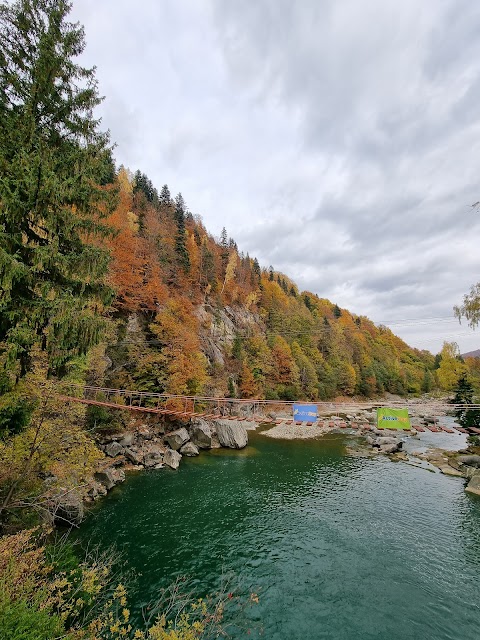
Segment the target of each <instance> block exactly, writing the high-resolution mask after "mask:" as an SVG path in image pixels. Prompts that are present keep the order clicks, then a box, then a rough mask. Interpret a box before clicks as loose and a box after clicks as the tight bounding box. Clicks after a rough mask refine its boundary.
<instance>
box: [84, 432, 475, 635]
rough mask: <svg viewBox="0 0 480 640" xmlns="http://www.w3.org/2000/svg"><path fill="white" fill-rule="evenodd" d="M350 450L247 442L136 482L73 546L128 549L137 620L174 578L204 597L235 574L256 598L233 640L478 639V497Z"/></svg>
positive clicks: (338, 445)
mask: <svg viewBox="0 0 480 640" xmlns="http://www.w3.org/2000/svg"><path fill="white" fill-rule="evenodd" d="M347 442H348V438H347V437H346V436H344V435H337V436H335V435H330V436H325V437H324V438H323V439H320V440H316V441H294V442H292V441H290V442H287V441H278V440H271V439H269V438H266V437H264V436H262V435H261V434H251V437H250V445H249V446H248V447H247V448H246V449H244V450H243V451H229V450H224V449H222V450H215V451H210V452H204V453H202V454H201V455H200V457H199V458H190V459H183V460H182V464H181V466H180V468H179V470H178V471H177V472H173V471H170V470H167V469H163V470H157V471H151V472H140V473H135V474H131V475H130V476H129V478H128V480H127V482H126V483H125V484H124V485H123V486H120V487H117V488H116V489H114V491H113V492H112V493H111V494H109V496H108V497H107V498H106V499H104V500H103V501H102V503H101V504H100V505H99V506H98V507H97V506H96V507H95V510H94V513H92V515H91V516H90V517H89V518H88V520H87V521H86V523H85V524H84V525H83V526H82V527H81V529H80V531H79V532H78V534H77V536H78V537H79V538H80V540H81V541H82V542H84V543H87V542H88V544H92V543H97V544H99V545H100V546H101V547H107V546H109V545H112V544H114V545H115V546H116V547H117V549H119V550H120V551H121V552H122V553H123V556H124V559H125V561H126V563H127V565H128V566H129V567H130V568H131V569H133V570H134V571H135V573H136V574H137V578H136V580H135V582H134V588H133V590H132V589H131V590H130V594H131V600H132V603H133V612H134V615H135V616H137V618H139V616H140V611H141V609H142V607H144V606H146V605H147V604H148V603H149V602H151V601H153V600H155V597H156V594H157V593H158V590H159V588H161V587H165V586H166V585H168V584H170V583H171V582H172V581H173V579H174V578H175V577H177V576H183V575H187V576H189V577H190V578H191V579H192V581H193V583H194V586H195V588H196V589H197V590H198V593H199V595H202V594H204V593H208V592H213V591H215V590H216V589H218V588H219V584H220V581H221V580H222V578H221V576H222V574H225V573H227V574H230V573H233V574H234V576H235V582H236V584H238V585H240V588H241V589H243V590H244V591H245V593H246V594H247V596H248V594H249V593H250V592H251V591H254V592H255V593H257V594H258V597H259V603H258V604H255V605H253V606H252V607H249V608H248V609H247V610H246V611H245V613H244V615H245V620H244V625H245V627H244V628H243V630H241V631H240V630H237V632H236V633H235V637H263V638H267V639H268V640H280V639H281V640H316V639H320V638H321V639H323V638H325V639H332V640H352V639H354V640H367V639H368V640H430V639H431V640H447V639H448V640H479V638H480V582H479V576H480V498H478V497H476V496H471V495H469V494H466V493H465V492H464V485H465V482H464V481H463V480H462V479H457V478H448V477H446V476H443V475H441V474H440V473H431V472H429V471H426V470H425V469H422V468H416V467H413V466H410V465H408V464H405V463H394V462H391V461H390V460H388V459H386V458H383V457H378V458H375V459H371V458H364V457H355V456H351V455H348V454H347V452H346V448H345V445H346V443H347ZM247 627H248V628H249V629H250V630H251V631H250V634H249V635H248V632H247V631H246V628H247Z"/></svg>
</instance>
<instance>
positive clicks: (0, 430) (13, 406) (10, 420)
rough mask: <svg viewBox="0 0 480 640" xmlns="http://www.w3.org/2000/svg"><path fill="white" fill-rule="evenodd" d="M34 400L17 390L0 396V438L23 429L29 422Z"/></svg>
mask: <svg viewBox="0 0 480 640" xmlns="http://www.w3.org/2000/svg"><path fill="white" fill-rule="evenodd" d="M34 409H35V402H34V401H33V399H32V398H31V397H30V396H29V395H27V394H25V393H19V392H18V391H14V392H9V393H5V394H4V395H2V396H0V439H2V438H6V437H7V436H10V435H15V434H17V433H20V431H23V429H25V427H26V426H27V425H28V423H29V422H30V418H31V416H32V413H33V410H34Z"/></svg>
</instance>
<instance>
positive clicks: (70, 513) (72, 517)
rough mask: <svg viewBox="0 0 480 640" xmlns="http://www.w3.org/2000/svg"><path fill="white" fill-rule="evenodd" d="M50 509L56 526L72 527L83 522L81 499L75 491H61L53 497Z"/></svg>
mask: <svg viewBox="0 0 480 640" xmlns="http://www.w3.org/2000/svg"><path fill="white" fill-rule="evenodd" d="M51 509H52V512H53V520H54V522H55V523H56V524H61V525H66V526H72V525H78V524H80V522H81V521H82V520H83V516H84V509H83V499H82V496H81V495H80V494H79V493H78V491H75V489H70V490H68V491H67V490H66V489H65V490H61V491H60V493H58V494H57V495H56V496H54V497H53V499H52V505H51Z"/></svg>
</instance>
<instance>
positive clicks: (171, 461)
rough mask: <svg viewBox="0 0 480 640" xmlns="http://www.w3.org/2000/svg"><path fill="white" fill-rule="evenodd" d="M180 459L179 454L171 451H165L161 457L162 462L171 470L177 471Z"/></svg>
mask: <svg viewBox="0 0 480 640" xmlns="http://www.w3.org/2000/svg"><path fill="white" fill-rule="evenodd" d="M181 459H182V456H181V454H180V453H178V451H174V450H173V449H167V450H166V451H165V453H164V455H163V462H164V463H165V464H167V465H168V466H169V467H170V468H172V469H178V466H179V464H180V460H181Z"/></svg>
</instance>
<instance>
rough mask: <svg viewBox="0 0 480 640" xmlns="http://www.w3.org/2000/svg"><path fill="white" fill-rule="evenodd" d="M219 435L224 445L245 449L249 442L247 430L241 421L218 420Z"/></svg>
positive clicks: (230, 447)
mask: <svg viewBox="0 0 480 640" xmlns="http://www.w3.org/2000/svg"><path fill="white" fill-rule="evenodd" d="M217 436H218V440H219V442H220V444H221V445H222V447H228V448H229V449H243V448H244V447H246V446H247V444H248V434H247V430H246V429H245V427H244V426H243V424H242V423H241V422H234V421H231V420H228V421H227V420H218V422H217Z"/></svg>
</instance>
